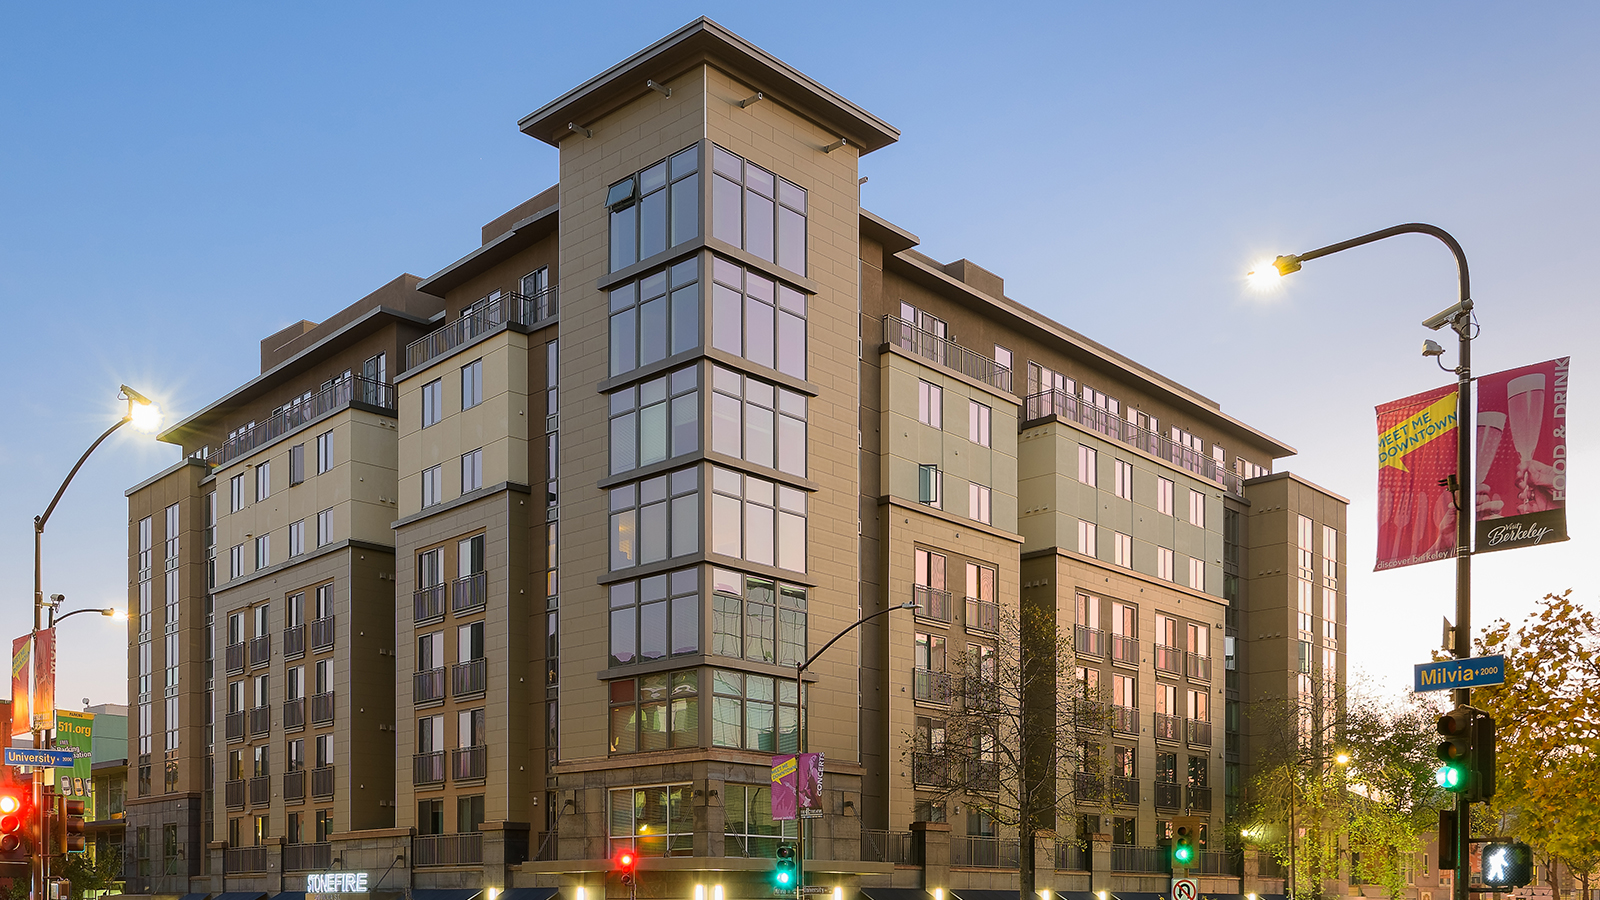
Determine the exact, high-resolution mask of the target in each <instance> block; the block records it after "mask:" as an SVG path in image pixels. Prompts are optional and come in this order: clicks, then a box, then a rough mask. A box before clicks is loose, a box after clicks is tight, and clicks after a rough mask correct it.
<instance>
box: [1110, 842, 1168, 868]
mask: <svg viewBox="0 0 1600 900" xmlns="http://www.w3.org/2000/svg"><path fill="white" fill-rule="evenodd" d="M1111 871H1113V872H1143V873H1145V874H1165V873H1167V872H1170V871H1172V853H1171V852H1170V851H1168V850H1167V849H1166V848H1165V847H1129V846H1122V845H1117V844H1113V845H1112V846H1111Z"/></svg>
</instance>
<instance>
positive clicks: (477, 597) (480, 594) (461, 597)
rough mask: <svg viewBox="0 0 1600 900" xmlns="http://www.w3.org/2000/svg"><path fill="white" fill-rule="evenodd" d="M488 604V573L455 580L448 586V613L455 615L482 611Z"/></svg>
mask: <svg viewBox="0 0 1600 900" xmlns="http://www.w3.org/2000/svg"><path fill="white" fill-rule="evenodd" d="M488 602H489V573H488V572H478V573H476V574H473V575H468V576H467V577H465V578H457V579H456V580H455V581H454V582H452V583H451V585H450V611H451V612H453V613H455V614H456V615H458V616H459V615H462V614H464V613H469V612H472V611H473V610H475V609H483V608H484V606H486V605H488Z"/></svg>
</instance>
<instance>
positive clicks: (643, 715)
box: [610, 669, 700, 753]
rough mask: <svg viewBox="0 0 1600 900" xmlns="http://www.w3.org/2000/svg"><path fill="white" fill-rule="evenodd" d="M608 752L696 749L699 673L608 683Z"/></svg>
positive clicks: (681, 673)
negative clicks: (609, 699) (609, 709)
mask: <svg viewBox="0 0 1600 900" xmlns="http://www.w3.org/2000/svg"><path fill="white" fill-rule="evenodd" d="M610 693H611V703H610V707H611V752H612V753H647V752H650V751H652V750H666V749H669V748H674V747H698V746H700V673H699V671H697V670H695V669H688V670H686V671H680V672H658V673H656V674H653V675H641V676H639V677H638V678H622V679H618V680H616V681H613V682H611V683H610Z"/></svg>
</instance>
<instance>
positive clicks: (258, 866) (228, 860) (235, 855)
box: [222, 847, 267, 875]
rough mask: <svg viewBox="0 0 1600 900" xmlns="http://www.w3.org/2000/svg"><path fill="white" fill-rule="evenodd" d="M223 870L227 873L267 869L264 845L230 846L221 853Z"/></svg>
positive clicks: (246, 872)
mask: <svg viewBox="0 0 1600 900" xmlns="http://www.w3.org/2000/svg"><path fill="white" fill-rule="evenodd" d="M222 865H223V871H224V872H227V873H228V874H229V875H232V874H234V873H239V874H253V873H257V872H265V871H267V848H266V847H230V848H228V851H227V853H225V854H224V855H223V860H222Z"/></svg>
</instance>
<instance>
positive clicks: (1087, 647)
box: [1072, 625, 1105, 656]
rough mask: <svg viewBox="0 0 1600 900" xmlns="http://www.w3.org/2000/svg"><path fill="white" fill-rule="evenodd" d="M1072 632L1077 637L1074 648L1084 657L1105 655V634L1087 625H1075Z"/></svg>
mask: <svg viewBox="0 0 1600 900" xmlns="http://www.w3.org/2000/svg"><path fill="white" fill-rule="evenodd" d="M1072 632H1073V634H1074V635H1075V639H1074V642H1073V643H1074V646H1076V647H1077V649H1078V652H1079V653H1081V654H1083V655H1084V656H1104V655H1105V632H1103V631H1101V630H1100V629H1098V628H1090V627H1089V626H1087V625H1074V626H1072Z"/></svg>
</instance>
